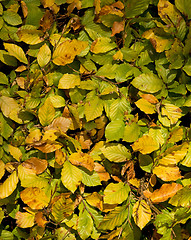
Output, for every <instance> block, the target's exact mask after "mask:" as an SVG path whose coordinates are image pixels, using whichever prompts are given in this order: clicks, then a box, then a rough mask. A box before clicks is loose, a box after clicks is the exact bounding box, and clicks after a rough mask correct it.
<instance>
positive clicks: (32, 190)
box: [20, 187, 49, 209]
mask: <svg viewBox="0 0 191 240" xmlns="http://www.w3.org/2000/svg"><path fill="white" fill-rule="evenodd" d="M20 197H21V199H22V201H23V202H24V203H25V204H27V205H28V206H29V207H30V208H32V209H42V208H44V207H47V206H48V203H49V199H48V197H47V196H46V194H45V193H44V191H43V190H42V189H40V188H37V187H29V188H26V189H24V190H23V191H22V192H20Z"/></svg>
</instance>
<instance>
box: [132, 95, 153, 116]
mask: <svg viewBox="0 0 191 240" xmlns="http://www.w3.org/2000/svg"><path fill="white" fill-rule="evenodd" d="M135 105H136V106H137V107H138V108H139V109H140V110H141V111H143V112H144V113H146V114H154V113H155V111H156V108H155V105H153V104H151V103H150V102H149V101H147V100H146V99H145V98H141V99H139V100H138V101H136V102H135Z"/></svg>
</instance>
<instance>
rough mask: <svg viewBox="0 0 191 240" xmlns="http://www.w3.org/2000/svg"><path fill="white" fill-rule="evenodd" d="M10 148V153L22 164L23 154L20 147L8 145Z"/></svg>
mask: <svg viewBox="0 0 191 240" xmlns="http://www.w3.org/2000/svg"><path fill="white" fill-rule="evenodd" d="M8 146H9V153H10V154H11V155H12V156H13V157H14V158H15V159H16V160H17V161H18V162H20V160H21V158H22V156H23V154H22V152H21V150H20V149H19V148H18V147H14V146H12V145H11V144H9V145H8Z"/></svg>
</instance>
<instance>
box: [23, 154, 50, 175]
mask: <svg viewBox="0 0 191 240" xmlns="http://www.w3.org/2000/svg"><path fill="white" fill-rule="evenodd" d="M22 165H23V167H26V168H29V169H33V170H34V172H35V173H36V174H40V173H42V172H44V171H45V169H46V168H47V166H48V162H47V161H46V160H44V159H39V158H36V157H32V158H30V159H28V160H26V161H24V162H23V163H22Z"/></svg>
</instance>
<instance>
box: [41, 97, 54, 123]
mask: <svg viewBox="0 0 191 240" xmlns="http://www.w3.org/2000/svg"><path fill="white" fill-rule="evenodd" d="M38 117H39V120H40V123H41V124H42V125H43V126H46V125H49V124H51V123H52V121H53V120H54V118H55V109H54V107H53V105H52V103H51V101H50V99H49V98H47V99H46V101H45V103H44V104H43V106H42V107H40V108H39V111H38Z"/></svg>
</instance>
